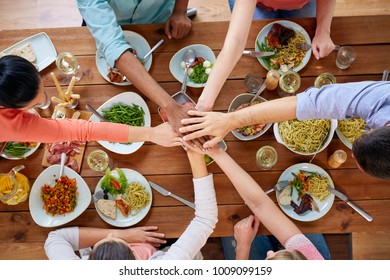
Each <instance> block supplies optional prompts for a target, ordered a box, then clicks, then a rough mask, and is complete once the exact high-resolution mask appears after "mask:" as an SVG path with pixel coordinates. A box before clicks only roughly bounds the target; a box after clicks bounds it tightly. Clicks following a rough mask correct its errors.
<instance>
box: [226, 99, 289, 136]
mask: <svg viewBox="0 0 390 280" xmlns="http://www.w3.org/2000/svg"><path fill="white" fill-rule="evenodd" d="M296 108H297V97H296V96H291V97H285V98H279V99H275V100H271V101H267V102H263V103H260V104H257V105H254V106H250V107H246V108H245V109H242V110H238V111H235V112H233V113H228V118H227V121H228V122H229V125H230V128H231V129H235V128H239V127H244V126H246V125H252V124H258V123H265V124H267V123H274V122H281V121H286V120H290V119H295V118H296Z"/></svg>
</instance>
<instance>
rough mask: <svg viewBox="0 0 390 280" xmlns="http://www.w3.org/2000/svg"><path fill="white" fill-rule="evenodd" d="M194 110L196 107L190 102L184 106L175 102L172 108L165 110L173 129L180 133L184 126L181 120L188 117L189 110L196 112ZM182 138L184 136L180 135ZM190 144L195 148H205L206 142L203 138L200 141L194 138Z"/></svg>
mask: <svg viewBox="0 0 390 280" xmlns="http://www.w3.org/2000/svg"><path fill="white" fill-rule="evenodd" d="M194 109H195V105H194V104H192V103H190V102H187V103H184V105H180V104H178V103H176V102H173V103H172V104H171V106H170V107H169V108H167V109H166V110H165V112H166V114H167V118H168V121H169V122H170V124H171V125H172V127H173V129H175V131H177V132H178V133H180V127H182V126H183V125H182V123H181V120H182V119H184V118H187V117H188V111H189V110H194ZM180 136H182V135H181V134H180ZM188 142H189V143H191V144H192V145H193V146H194V147H200V148H201V147H202V146H203V143H204V142H206V140H205V139H202V138H200V139H195V138H193V139H191V141H188Z"/></svg>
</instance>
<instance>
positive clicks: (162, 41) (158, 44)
mask: <svg viewBox="0 0 390 280" xmlns="http://www.w3.org/2000/svg"><path fill="white" fill-rule="evenodd" d="M162 43H164V39H161V40H160V41H158V43H157V44H156V45H154V47H153V48H151V49H150V51H148V52H147V54H145V56H144V57H143V58H142V59H140V62H141V63H142V64H144V63H145V60H146V59H147V58H148V57H149V55H150V54H151V53H152V52H153V51H154V50H155V49H157V48H158V47H159V46H161V44H162Z"/></svg>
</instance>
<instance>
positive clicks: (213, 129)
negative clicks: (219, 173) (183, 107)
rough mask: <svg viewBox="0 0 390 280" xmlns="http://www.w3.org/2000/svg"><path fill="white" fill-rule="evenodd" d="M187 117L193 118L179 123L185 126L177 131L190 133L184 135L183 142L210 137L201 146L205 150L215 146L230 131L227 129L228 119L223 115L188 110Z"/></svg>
mask: <svg viewBox="0 0 390 280" xmlns="http://www.w3.org/2000/svg"><path fill="white" fill-rule="evenodd" d="M188 115H190V116H195V117H192V118H186V119H183V120H182V121H181V123H182V124H183V125H186V126H184V127H181V128H180V129H179V131H180V132H181V133H190V134H188V135H185V136H184V137H183V140H184V141H190V140H193V139H196V138H200V137H205V136H210V137H211V139H210V140H208V141H207V142H206V143H204V144H203V147H204V148H206V149H207V148H211V147H213V146H214V145H216V144H217V143H218V142H219V141H221V140H222V139H223V138H224V137H225V135H226V134H228V133H229V131H230V130H231V129H230V127H229V119H228V118H227V117H226V114H225V113H217V112H198V111H194V110H190V111H188Z"/></svg>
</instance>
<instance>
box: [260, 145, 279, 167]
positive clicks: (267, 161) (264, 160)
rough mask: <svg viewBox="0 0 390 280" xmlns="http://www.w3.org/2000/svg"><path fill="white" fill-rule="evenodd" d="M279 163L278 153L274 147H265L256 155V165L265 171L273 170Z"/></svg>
mask: <svg viewBox="0 0 390 280" xmlns="http://www.w3.org/2000/svg"><path fill="white" fill-rule="evenodd" d="M277 161H278V153H277V152H276V150H275V148H274V147H272V146H263V147H261V148H260V149H259V150H258V151H257V153H256V165H257V166H258V167H260V168H261V169H263V170H268V169H271V168H272V167H273V166H274V165H275V164H276V162H277Z"/></svg>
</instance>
